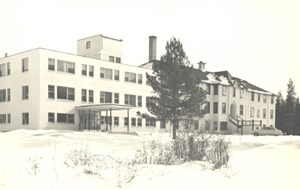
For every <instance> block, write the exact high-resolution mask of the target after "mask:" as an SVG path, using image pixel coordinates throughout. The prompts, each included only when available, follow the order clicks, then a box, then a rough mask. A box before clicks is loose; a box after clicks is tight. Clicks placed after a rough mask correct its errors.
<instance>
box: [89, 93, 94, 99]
mask: <svg viewBox="0 0 300 190" xmlns="http://www.w3.org/2000/svg"><path fill="white" fill-rule="evenodd" d="M89 102H94V91H93V90H89Z"/></svg>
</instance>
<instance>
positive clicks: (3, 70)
mask: <svg viewBox="0 0 300 190" xmlns="http://www.w3.org/2000/svg"><path fill="white" fill-rule="evenodd" d="M6 75H7V76H8V75H10V63H9V62H8V63H2V64H0V77H2V76H6Z"/></svg>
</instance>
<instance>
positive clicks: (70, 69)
mask: <svg viewBox="0 0 300 190" xmlns="http://www.w3.org/2000/svg"><path fill="white" fill-rule="evenodd" d="M57 70H58V71H61V72H66V73H72V74H75V63H73V62H68V61H62V60H57Z"/></svg>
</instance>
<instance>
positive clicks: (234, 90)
mask: <svg viewBox="0 0 300 190" xmlns="http://www.w3.org/2000/svg"><path fill="white" fill-rule="evenodd" d="M235 93H236V88H235V87H233V92H232V96H233V97H235Z"/></svg>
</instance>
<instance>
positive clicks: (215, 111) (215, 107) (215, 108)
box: [214, 102, 218, 113]
mask: <svg viewBox="0 0 300 190" xmlns="http://www.w3.org/2000/svg"><path fill="white" fill-rule="evenodd" d="M214 113H218V102H214Z"/></svg>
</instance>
